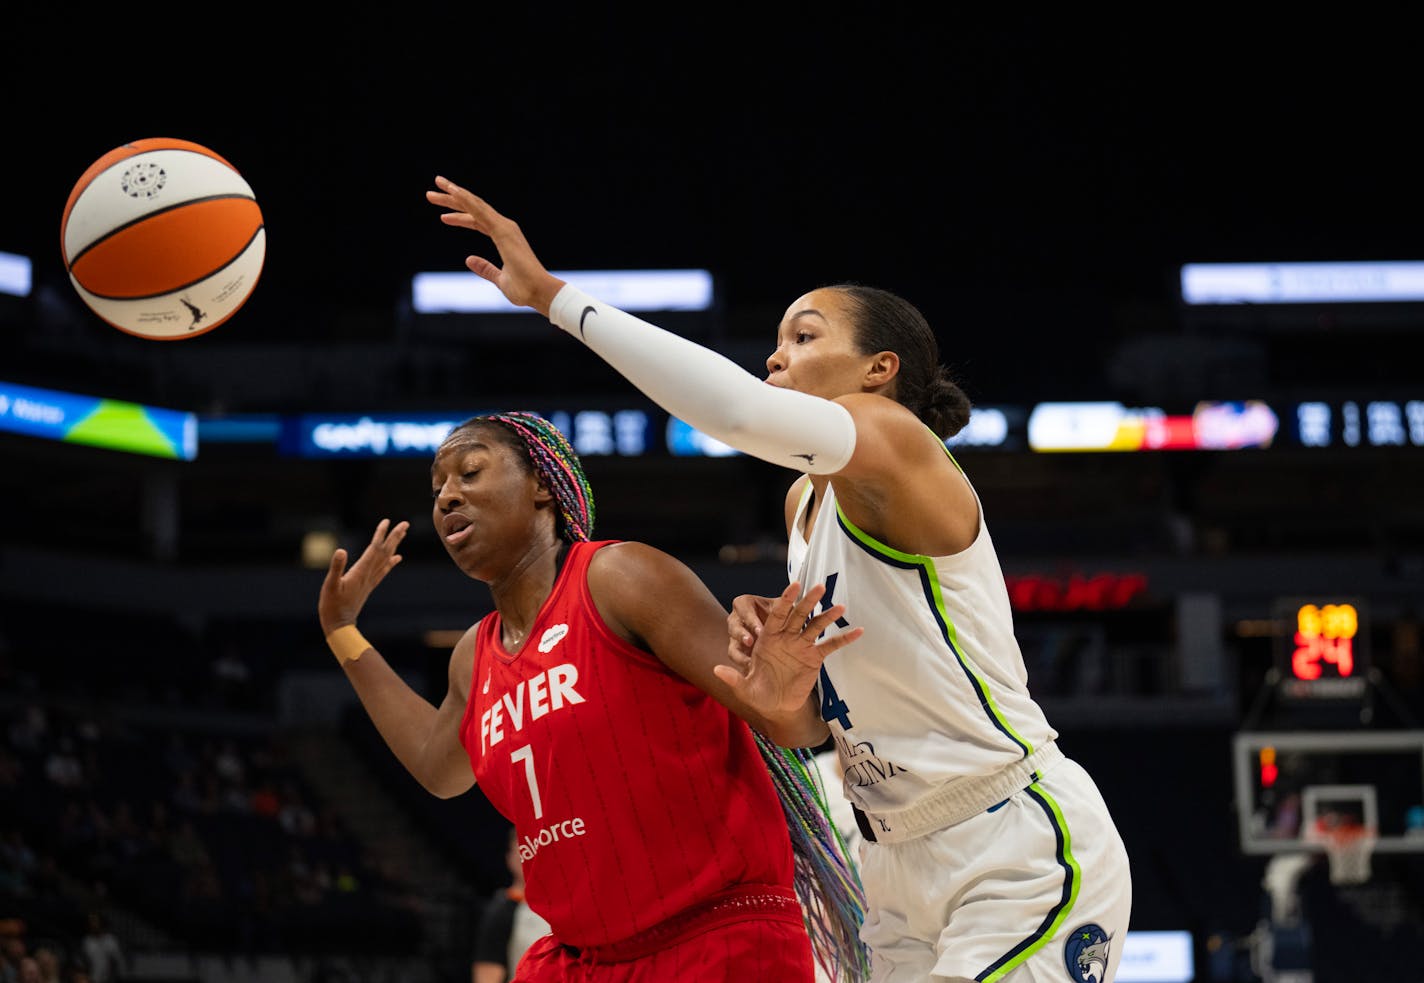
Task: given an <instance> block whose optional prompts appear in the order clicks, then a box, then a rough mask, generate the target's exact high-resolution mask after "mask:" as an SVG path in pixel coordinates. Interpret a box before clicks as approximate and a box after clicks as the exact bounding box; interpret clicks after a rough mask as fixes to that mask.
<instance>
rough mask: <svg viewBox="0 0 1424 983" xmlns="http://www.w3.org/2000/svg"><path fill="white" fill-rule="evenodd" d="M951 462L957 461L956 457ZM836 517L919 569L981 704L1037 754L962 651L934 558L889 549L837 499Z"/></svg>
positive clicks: (869, 544)
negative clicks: (846, 510) (1016, 728)
mask: <svg viewBox="0 0 1424 983" xmlns="http://www.w3.org/2000/svg"><path fill="white" fill-rule="evenodd" d="M946 453H947V451H946ZM951 460H953V458H952V457H951ZM836 518H837V519H838V520H839V521H840V524H841V528H842V529H844V530H845V531H846V532H848V533H850V534H851V535H852V536H854V537H855V538H856V540H857V541H858V542H859V543H860V545H861V547H862V548H864V549H865V550H866V551H867V552H869V553H872V554H878V555H880V556H883V557H885V558H886V559H887V560H891V561H893V562H894V563H895V564H896V565H898V566H902V567H914V568H918V569H919V571H920V579H921V581H922V582H923V586H924V592H925V596H926V597H927V598H929V599H931V600H932V602H933V604H934V609H935V614H936V615H937V620H938V621H939V624H940V630H941V631H942V632H943V633H944V640H945V642H946V643H947V644H948V645H949V650H950V651H951V652H953V653H954V657H955V659H956V660H957V661H958V662H959V666H960V668H961V669H963V670H964V673H965V675H967V676H969V677H970V678H971V679H972V680H973V681H974V685H975V687H976V688H977V689H978V690H979V693H980V694H981V697H980V703H981V704H982V705H983V707H984V708H985V709H986V710H987V711H988V712H989V714H990V716H991V717H992V718H993V720H994V724H995V726H996V727H998V728H999V730H1001V731H1002V732H1003V733H1005V734H1007V735H1009V737H1011V738H1012V739H1013V740H1014V741H1015V743H1017V744H1018V745H1019V747H1021V748H1023V751H1024V757H1028V756H1029V755H1030V754H1033V751H1034V748H1033V745H1032V744H1030V743H1029V742H1028V741H1027V740H1025V739H1024V737H1023V735H1021V734H1020V733H1019V732H1018V731H1016V730H1014V728H1013V727H1012V726H1011V725H1010V724H1009V722H1008V720H1006V719H1005V717H1004V714H1003V712H1002V711H1001V710H1000V709H999V705H998V703H997V702H995V700H994V694H993V692H992V691H991V690H990V689H989V684H988V683H987V682H985V680H984V677H983V676H981V675H979V673H978V672H976V671H975V669H974V667H973V666H972V665H970V663H969V660H968V659H966V658H965V657H964V654H963V653H962V652H961V651H960V650H959V632H958V631H957V630H956V629H955V627H954V622H953V621H952V620H951V619H950V617H949V613H948V612H947V611H946V610H945V609H944V593H943V591H941V590H940V585H939V571H938V570H936V569H935V563H934V557H932V556H926V555H924V554H923V553H905V552H903V551H901V550H897V549H895V547H893V546H887V545H885V544H884V543H882V542H880V541H879V540H878V539H876V538H875V537H874V536H871V535H869V534H868V533H866V532H864V531H863V530H862V529H860V528H859V527H858V526H857V525H856V524H855V523H854V522H851V521H850V519H848V518H846V514H845V510H844V509H842V508H841V503H840V500H839V499H837V500H836Z"/></svg>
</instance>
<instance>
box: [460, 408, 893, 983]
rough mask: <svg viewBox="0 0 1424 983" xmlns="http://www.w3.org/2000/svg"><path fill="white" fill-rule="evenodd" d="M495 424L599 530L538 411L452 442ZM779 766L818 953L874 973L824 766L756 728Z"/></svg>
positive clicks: (565, 449) (776, 781) (587, 525)
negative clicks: (829, 802) (825, 783)
mask: <svg viewBox="0 0 1424 983" xmlns="http://www.w3.org/2000/svg"><path fill="white" fill-rule="evenodd" d="M490 424H495V425H498V426H500V427H502V428H504V429H506V430H508V431H510V432H512V433H513V434H514V435H515V436H517V437H518V438H519V440H520V442H521V443H522V444H523V446H524V449H525V451H526V452H527V453H528V456H529V461H530V464H531V465H532V466H533V468H534V470H535V472H536V473H537V474H538V475H539V477H540V478H541V479H543V480H544V482H545V483H546V484H547V485H548V486H549V489H550V491H551V492H552V493H553V495H554V498H555V500H556V501H557V502H558V504H559V519H558V523H557V526H558V534H559V537H560V538H561V539H563V540H564V541H565V542H568V543H573V542H587V541H588V540H589V539H590V537H591V536H592V533H593V520H594V506H593V489H592V488H591V487H590V486H589V483H588V478H587V477H586V476H585V475H584V472H583V464H582V462H580V461H579V457H578V454H577V453H576V452H575V451H574V449H573V447H572V445H570V444H569V441H568V438H567V437H565V436H564V434H563V433H562V432H561V431H560V430H559V429H558V427H556V426H554V425H553V424H552V423H550V422H549V421H548V420H546V419H544V418H543V417H541V416H539V415H537V414H534V413H525V412H510V413H488V414H483V415H481V416H475V417H471V418H470V419H468V420H466V421H465V422H463V423H461V424H459V425H458V426H456V427H455V428H454V429H453V430H451V431H450V434H449V435H448V436H447V437H446V438H445V442H444V443H445V445H449V444H451V443H458V441H459V440H460V438H461V437H462V436H463V435H464V434H465V433H466V432H468V431H471V430H475V429H479V428H481V427H484V426H487V425H490ZM753 734H754V735H755V737H756V742H757V748H758V750H760V751H761V755H762V760H763V761H764V762H765V763H766V766H767V770H768V771H769V772H770V774H771V779H772V784H773V785H774V786H775V788H776V794H777V797H778V798H779V799H780V800H781V807H782V812H783V813H784V815H785V818H786V824H787V828H788V831H789V833H790V836H791V846H792V853H793V855H794V858H795V867H796V869H795V877H794V886H795V888H796V894H797V896H798V897H799V898H800V900H801V906H802V909H803V911H804V913H805V918H806V927H807V930H808V932H809V934H810V936H811V943H812V946H813V948H814V949H815V951H816V958H817V960H818V961H819V962H820V963H821V965H822V968H823V969H825V971H826V972H827V973H828V974H829V976H830V978H831V979H832V980H838V981H842V983H854V981H859V980H864V979H866V978H867V975H868V973H869V956H868V953H867V952H866V950H865V947H864V945H862V944H861V942H860V939H859V930H860V924H861V922H862V921H863V920H864V917H865V894H864V891H863V889H862V887H861V883H860V875H859V873H858V870H857V868H856V865H855V863H854V861H852V860H849V859H848V856H847V853H848V851H847V849H846V844H845V840H844V839H843V838H842V837H841V835H840V833H839V831H837V829H836V827H835V823H834V822H832V821H831V818H830V813H829V807H828V805H827V803H826V795H825V790H824V787H823V786H822V785H821V782H820V773H819V771H817V770H816V767H815V764H814V762H813V761H812V760H811V753H810V751H808V750H805V749H790V748H781V747H777V746H776V745H775V744H773V743H772V742H771V741H769V740H767V739H766V738H765V737H763V736H762V735H761V734H758V733H756V731H753Z"/></svg>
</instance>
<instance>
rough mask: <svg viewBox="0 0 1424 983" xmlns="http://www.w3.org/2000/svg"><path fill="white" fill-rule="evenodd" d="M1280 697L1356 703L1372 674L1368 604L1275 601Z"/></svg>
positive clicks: (1325, 600)
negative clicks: (1366, 606)
mask: <svg viewBox="0 0 1424 983" xmlns="http://www.w3.org/2000/svg"><path fill="white" fill-rule="evenodd" d="M1275 621H1276V624H1277V626H1278V628H1277V633H1276V669H1277V671H1278V672H1279V675H1280V695H1281V696H1282V697H1285V698H1288V699H1294V700H1358V699H1360V698H1361V697H1362V696H1364V693H1365V687H1366V678H1367V676H1368V670H1369V648H1368V640H1369V628H1368V623H1367V621H1366V610H1365V603H1364V601H1363V600H1361V599H1360V598H1350V597H1315V598H1310V597H1299V598H1281V599H1279V600H1277V601H1276V610H1275Z"/></svg>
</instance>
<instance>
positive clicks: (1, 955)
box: [0, 918, 30, 983]
mask: <svg viewBox="0 0 1424 983" xmlns="http://www.w3.org/2000/svg"><path fill="white" fill-rule="evenodd" d="M29 955H30V947H29V943H27V942H26V941H25V923H24V922H23V921H22V920H20V919H19V918H5V919H0V983H18V980H19V979H20V963H21V962H23V961H24V960H25V959H27V958H28V957H29Z"/></svg>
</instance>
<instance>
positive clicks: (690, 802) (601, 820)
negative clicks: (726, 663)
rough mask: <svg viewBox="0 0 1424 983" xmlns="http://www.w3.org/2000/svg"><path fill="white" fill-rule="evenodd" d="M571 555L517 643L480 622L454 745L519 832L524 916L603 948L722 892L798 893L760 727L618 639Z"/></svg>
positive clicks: (580, 560)
mask: <svg viewBox="0 0 1424 983" xmlns="http://www.w3.org/2000/svg"><path fill="white" fill-rule="evenodd" d="M610 542H612V541H603V542H596V543H575V544H573V545H572V546H571V547H570V548H569V553H568V556H567V558H566V559H565V561H564V566H563V569H562V570H561V571H560V572H559V575H558V578H557V579H556V581H555V583H554V589H553V591H552V592H551V593H550V595H549V597H548V599H547V600H546V601H545V602H544V606H543V607H542V608H541V609H540V611H539V614H538V617H537V618H535V620H534V624H533V625H532V626H531V627H530V629H529V634H528V636H527V637H526V639H525V642H524V645H523V647H522V648H521V649H520V650H519V651H518V652H508V651H506V650H505V648H504V646H503V645H502V644H501V642H500V639H501V637H502V635H501V623H500V616H499V612H494V613H493V614H490V615H489V616H487V617H486V618H485V619H484V620H483V621H482V622H481V623H480V625H479V628H478V630H477V636H476V641H475V665H474V675H473V677H472V682H471V690H470V701H469V704H468V705H467V706H466V708H465V717H464V720H463V722H462V723H461V726H460V738H461V741H462V742H463V743H464V745H465V749H466V751H467V752H468V753H469V755H470V761H471V763H472V764H473V766H474V771H475V780H476V781H477V782H478V783H479V786H480V788H481V789H482V790H483V791H484V794H485V795H486V796H487V797H488V799H489V801H490V803H491V804H492V805H493V806H494V807H495V808H496V809H498V810H499V812H500V813H501V814H502V815H504V816H505V818H507V819H509V820H510V821H511V822H513V823H514V827H515V833H516V835H517V837H518V840H519V853H520V858H521V859H522V861H523V865H524V881H525V894H526V897H527V899H528V902H529V906H530V907H531V908H533V909H534V910H535V911H536V912H538V913H539V914H540V915H542V916H543V917H544V919H545V920H546V921H548V922H549V924H550V926H551V928H552V930H553V934H554V935H555V937H556V938H558V940H559V941H560V942H563V943H566V944H568V945H573V946H596V945H606V944H608V943H611V942H615V941H618V940H620V939H626V938H628V937H629V936H631V935H634V934H636V933H638V932H642V931H644V930H646V929H648V928H650V927H652V926H653V925H656V924H658V923H659V922H662V921H664V920H666V919H668V918H670V917H672V916H674V915H676V914H678V913H679V912H682V911H685V910H686V909H687V908H689V907H691V906H692V905H695V904H697V903H699V902H701V901H704V900H706V899H708V898H710V897H712V896H713V895H716V894H718V893H719V892H722V891H724V890H727V889H728V888H731V887H734V886H737V885H742V884H766V885H776V886H779V887H784V888H788V889H789V888H790V887H791V886H792V872H793V869H792V853H791V840H790V836H789V834H788V832H787V829H786V820H785V817H784V815H783V813H782V809H781V803H780V801H779V799H778V798H777V794H776V789H775V787H774V786H773V785H772V781H771V776H770V774H769V772H768V771H767V767H766V764H765V763H764V762H763V760H762V757H761V753H760V752H759V751H758V750H757V746H756V742H755V740H754V738H753V736H752V732H751V730H750V729H749V728H748V727H747V725H746V723H745V722H743V721H742V720H741V719H740V718H738V717H736V716H735V715H733V714H732V713H731V712H730V711H729V710H727V709H726V708H725V707H723V706H722V705H721V704H720V703H718V702H717V701H716V700H714V699H712V698H711V697H710V696H708V695H707V694H706V693H704V692H703V691H702V690H700V689H698V688H697V687H696V686H693V685H692V684H691V683H689V682H687V681H686V680H684V679H683V678H682V677H681V676H679V675H677V674H676V673H674V672H673V671H672V670H670V669H668V668H667V667H666V666H665V665H663V663H662V662H661V661H659V660H658V658H657V657H656V656H654V655H652V654H650V653H648V652H644V651H642V650H641V649H638V648H635V647H634V646H633V645H631V644H629V643H628V642H625V641H623V640H622V639H621V638H619V637H618V636H617V635H615V634H614V633H613V632H612V631H611V630H610V629H609V628H608V626H607V625H606V624H604V622H603V619H602V618H601V617H600V616H599V614H598V610H597V608H595V607H594V604H593V599H592V597H591V596H590V594H589V589H588V565H589V561H590V560H591V559H592V558H593V555H594V553H596V552H597V551H598V550H599V549H601V548H603V547H604V546H607V545H609V543H610Z"/></svg>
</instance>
